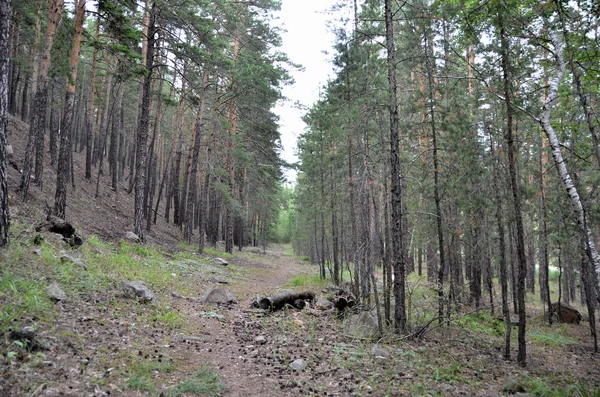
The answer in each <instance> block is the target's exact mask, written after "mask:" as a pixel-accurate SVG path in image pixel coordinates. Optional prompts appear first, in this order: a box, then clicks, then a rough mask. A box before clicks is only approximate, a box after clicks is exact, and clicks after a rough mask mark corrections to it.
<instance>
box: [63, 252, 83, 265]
mask: <svg viewBox="0 0 600 397" xmlns="http://www.w3.org/2000/svg"><path fill="white" fill-rule="evenodd" d="M60 261H61V262H62V263H68V262H70V263H72V264H74V265H77V266H79V267H81V268H82V269H87V266H86V265H85V263H84V262H83V260H81V259H80V258H75V257H73V256H71V255H67V254H65V253H63V254H62V255H61V256H60Z"/></svg>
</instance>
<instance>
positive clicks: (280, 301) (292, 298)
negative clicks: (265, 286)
mask: <svg viewBox="0 0 600 397" xmlns="http://www.w3.org/2000/svg"><path fill="white" fill-rule="evenodd" d="M313 299H315V293H314V292H311V291H305V292H288V293H283V294H277V295H273V296H271V297H269V298H262V299H261V300H260V301H259V302H258V306H259V307H260V308H261V309H265V310H272V311H275V310H279V309H281V308H283V307H284V306H285V305H286V304H290V305H292V306H294V307H295V308H297V309H303V308H304V306H306V302H305V301H306V300H310V301H312V300H313ZM300 302H302V303H300Z"/></svg>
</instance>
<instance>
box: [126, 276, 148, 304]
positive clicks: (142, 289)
mask: <svg viewBox="0 0 600 397" xmlns="http://www.w3.org/2000/svg"><path fill="white" fill-rule="evenodd" d="M121 287H122V288H123V294H124V295H125V297H126V298H137V299H138V300H139V301H140V302H141V303H146V302H151V301H152V300H153V299H154V292H152V291H151V290H150V289H149V288H148V287H147V286H146V283H144V282H143V281H122V282H121Z"/></svg>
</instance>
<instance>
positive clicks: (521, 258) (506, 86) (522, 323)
mask: <svg viewBox="0 0 600 397" xmlns="http://www.w3.org/2000/svg"><path fill="white" fill-rule="evenodd" d="M499 5H501V7H499V10H498V25H499V28H500V45H501V58H502V80H503V91H504V101H505V103H506V143H507V150H508V171H509V176H510V187H511V190H512V196H513V206H514V212H515V227H516V229H517V241H516V245H517V260H518V277H517V304H518V309H519V310H518V312H519V334H518V345H519V352H518V355H517V362H518V363H519V365H520V366H521V367H525V366H526V365H527V345H526V343H525V327H526V317H525V314H526V313H525V310H526V309H525V278H526V276H527V259H526V257H525V242H524V233H523V213H522V210H521V193H520V187H519V182H518V179H517V175H518V172H517V155H518V153H517V147H516V146H515V138H514V136H513V106H512V103H511V95H512V94H511V77H510V71H509V67H510V66H509V39H508V34H507V33H506V28H505V26H504V15H503V13H504V10H503V9H502V8H503V7H502V6H504V1H500V2H499Z"/></svg>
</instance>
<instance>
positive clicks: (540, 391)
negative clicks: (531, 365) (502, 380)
mask: <svg viewBox="0 0 600 397" xmlns="http://www.w3.org/2000/svg"><path fill="white" fill-rule="evenodd" d="M571 382H572V381H566V382H564V381H563V382H560V381H556V380H554V379H550V378H549V377H540V378H534V377H531V376H527V375H525V376H522V377H520V378H519V379H517V380H514V381H511V382H509V383H507V385H505V386H504V390H503V391H504V392H510V389H511V388H513V389H514V388H515V385H517V386H518V388H519V389H520V390H524V392H525V393H528V394H530V395H533V396H538V397H599V396H600V388H598V387H593V386H589V385H587V384H573V383H571Z"/></svg>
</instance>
